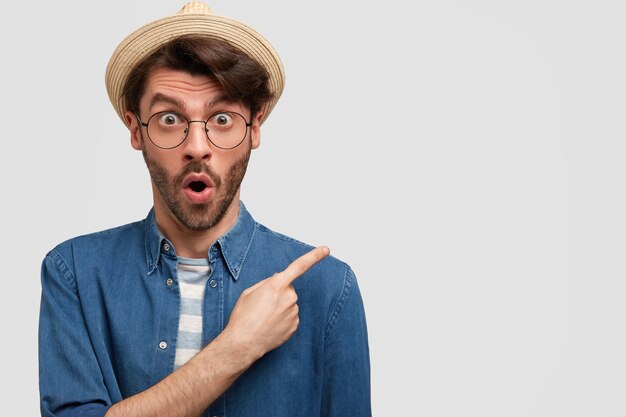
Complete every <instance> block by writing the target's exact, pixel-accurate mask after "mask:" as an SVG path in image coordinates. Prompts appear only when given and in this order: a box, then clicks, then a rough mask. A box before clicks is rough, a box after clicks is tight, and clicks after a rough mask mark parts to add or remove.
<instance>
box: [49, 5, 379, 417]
mask: <svg viewBox="0 0 626 417" xmlns="http://www.w3.org/2000/svg"><path fill="white" fill-rule="evenodd" d="M283 79H284V77H283V72H282V66H281V64H280V60H279V59H278V56H277V55H276V52H275V51H274V50H273V48H272V47H271V46H270V45H269V43H268V42H267V41H266V40H265V39H264V38H262V37H261V35H259V34H258V33H256V32H255V31H254V30H252V29H250V28H249V27H247V26H245V25H243V24H241V23H239V22H236V21H233V20H230V19H226V18H223V17H218V16H214V15H212V14H210V12H209V10H208V8H207V7H206V6H205V5H204V4H202V3H189V4H188V5H186V6H185V7H184V8H183V9H182V10H181V12H180V13H179V14H177V15H176V16H174V17H170V18H165V19H161V20H159V21H156V22H153V23H151V24H149V25H146V26H144V27H142V28H140V29H138V30H137V31H136V32H134V33H133V34H131V35H129V36H128V37H127V38H126V39H125V40H124V41H123V42H122V43H121V44H120V46H119V47H118V48H117V50H116V51H115V52H114V54H113V56H112V57H111V60H110V62H109V66H108V68H107V77H106V81H107V89H108V91H109V96H110V98H111V101H112V103H113V105H114V107H115V109H116V111H117V112H118V114H119V115H120V117H121V118H122V120H123V121H124V123H125V124H126V125H127V126H128V128H129V130H130V136H131V145H132V146H133V148H135V149H137V150H141V151H142V153H143V156H144V159H145V161H146V165H147V167H148V170H149V172H150V177H151V183H152V190H153V197H154V207H153V209H152V210H151V211H150V213H149V214H148V217H147V218H146V219H145V220H143V221H140V222H136V223H132V224H129V225H125V226H121V227H119V228H115V229H111V230H107V231H103V232H100V233H95V234H91V235H86V236H81V237H78V238H74V239H71V240H69V241H67V242H64V243H62V244H60V245H59V246H57V247H56V248H55V249H53V250H52V251H50V252H49V253H48V255H47V256H46V258H45V260H44V263H43V266H42V304H41V316H40V334H39V337H40V341H39V342H40V349H39V351H40V393H41V413H42V415H43V416H88V417H89V416H104V415H106V416H107V417H115V416H127V417H134V416H168V417H176V416H199V415H204V416H258V415H271V416H368V415H370V414H371V412H370V398H369V395H370V394H369V358H368V346H367V332H366V326H365V317H364V312H363V306H362V302H361V297H360V294H359V290H358V286H357V283H356V279H355V277H354V274H353V273H352V271H351V269H350V268H349V267H348V266H347V265H346V264H344V263H342V262H340V261H338V260H336V259H334V258H331V257H326V256H327V255H328V253H329V251H328V249H327V248H325V247H319V248H316V249H312V250H311V247H309V246H306V245H304V244H302V243H299V242H298V241H295V240H293V239H291V238H288V237H286V236H283V235H280V234H277V233H275V232H272V231H271V230H269V229H268V228H266V227H264V226H262V225H260V224H258V223H256V222H255V221H254V220H253V219H252V217H251V215H250V214H249V213H248V212H247V210H246V208H245V207H244V206H243V204H242V203H241V202H240V201H239V191H240V184H241V181H242V179H243V176H244V174H245V171H246V166H247V163H248V159H249V157H250V155H251V151H252V149H255V148H257V147H258V146H259V145H260V128H261V124H262V123H263V121H264V120H265V119H266V118H267V116H268V115H269V113H270V111H271V110H272V108H273V107H274V105H275V103H276V101H277V100H278V97H279V95H280V93H281V91H282V87H283ZM324 258H325V259H324ZM268 277H269V278H268ZM296 279H297V280H296ZM296 301H297V303H296Z"/></svg>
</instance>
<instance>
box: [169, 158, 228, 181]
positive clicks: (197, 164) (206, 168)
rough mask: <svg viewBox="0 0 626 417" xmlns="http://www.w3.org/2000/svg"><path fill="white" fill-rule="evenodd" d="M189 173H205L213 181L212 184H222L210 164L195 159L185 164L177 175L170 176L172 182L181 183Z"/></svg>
mask: <svg viewBox="0 0 626 417" xmlns="http://www.w3.org/2000/svg"><path fill="white" fill-rule="evenodd" d="M189 174H207V175H208V176H209V178H211V181H213V185H215V186H216V187H219V186H220V185H221V184H222V179H221V178H220V176H219V175H217V173H216V172H215V171H214V170H213V168H211V166H210V165H207V164H206V163H204V162H202V161H198V160H196V159H194V160H192V161H190V162H189V163H188V164H187V165H185V166H184V167H183V169H182V170H181V171H180V172H179V173H178V175H176V176H175V177H174V178H172V182H173V183H174V184H181V183H182V182H183V181H184V180H185V177H186V176H187V175H189Z"/></svg>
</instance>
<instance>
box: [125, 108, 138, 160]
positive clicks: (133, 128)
mask: <svg viewBox="0 0 626 417" xmlns="http://www.w3.org/2000/svg"><path fill="white" fill-rule="evenodd" d="M124 119H125V120H126V124H127V125H128V129H129V130H130V146H132V147H133V148H134V149H136V150H138V151H140V150H141V145H142V143H141V142H142V137H141V130H140V129H141V126H140V125H139V120H138V119H137V117H136V116H135V113H133V112H131V111H127V112H126V113H124Z"/></svg>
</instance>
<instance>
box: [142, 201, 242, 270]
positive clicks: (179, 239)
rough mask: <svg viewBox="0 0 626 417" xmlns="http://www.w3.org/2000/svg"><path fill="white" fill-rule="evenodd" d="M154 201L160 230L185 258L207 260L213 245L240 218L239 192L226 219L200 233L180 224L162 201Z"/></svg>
mask: <svg viewBox="0 0 626 417" xmlns="http://www.w3.org/2000/svg"><path fill="white" fill-rule="evenodd" d="M154 200H155V201H154V215H155V217H156V222H157V225H158V226H159V230H160V231H161V233H163V235H164V236H165V237H166V238H167V239H168V240H169V241H170V242H172V244H173V245H174V248H176V255H178V256H182V257H185V258H206V257H207V255H208V252H209V248H210V247H211V245H213V243H215V241H217V239H219V238H220V237H221V236H223V235H224V234H226V232H228V231H229V230H230V229H231V228H232V227H233V226H234V225H235V223H236V222H237V217H238V216H239V191H237V195H236V196H235V198H233V201H232V202H231V204H230V206H229V207H228V210H227V211H226V214H224V217H222V219H221V220H220V221H219V222H218V223H217V224H216V225H214V226H213V227H211V228H210V229H207V230H200V231H198V230H190V229H188V228H187V227H185V226H183V225H182V224H180V222H179V221H178V219H176V218H175V217H174V215H173V214H172V213H171V212H170V210H169V209H168V208H167V207H165V205H164V204H162V203H163V202H162V201H158V199H157V198H155V199H154Z"/></svg>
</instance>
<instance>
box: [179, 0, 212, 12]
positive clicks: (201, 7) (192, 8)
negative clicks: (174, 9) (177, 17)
mask: <svg viewBox="0 0 626 417" xmlns="http://www.w3.org/2000/svg"><path fill="white" fill-rule="evenodd" d="M177 14H211V8H210V7H209V6H207V5H206V4H205V3H202V2H201V1H190V2H189V3H187V4H185V5H184V6H183V8H182V9H180V11H179V12H178V13H177Z"/></svg>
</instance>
